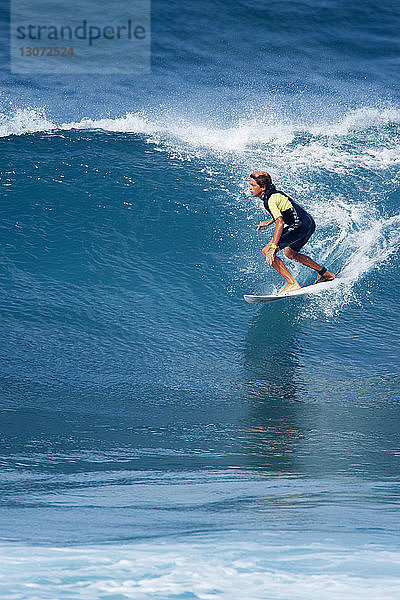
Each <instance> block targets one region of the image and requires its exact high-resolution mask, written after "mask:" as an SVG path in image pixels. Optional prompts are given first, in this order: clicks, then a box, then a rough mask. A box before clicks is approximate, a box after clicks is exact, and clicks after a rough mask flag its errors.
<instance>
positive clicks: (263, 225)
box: [257, 221, 272, 231]
mask: <svg viewBox="0 0 400 600" xmlns="http://www.w3.org/2000/svg"><path fill="white" fill-rule="evenodd" d="M271 223H272V221H261V223H259V224H258V226H257V231H260V229H261V227H268V225H271Z"/></svg>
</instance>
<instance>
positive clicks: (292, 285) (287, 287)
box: [278, 281, 301, 296]
mask: <svg viewBox="0 0 400 600" xmlns="http://www.w3.org/2000/svg"><path fill="white" fill-rule="evenodd" d="M300 289H301V285H299V284H298V283H297V281H296V282H295V283H288V284H287V285H285V287H284V288H282V289H281V291H280V292H278V296H279V295H280V294H287V293H288V292H294V291H295V290H300Z"/></svg>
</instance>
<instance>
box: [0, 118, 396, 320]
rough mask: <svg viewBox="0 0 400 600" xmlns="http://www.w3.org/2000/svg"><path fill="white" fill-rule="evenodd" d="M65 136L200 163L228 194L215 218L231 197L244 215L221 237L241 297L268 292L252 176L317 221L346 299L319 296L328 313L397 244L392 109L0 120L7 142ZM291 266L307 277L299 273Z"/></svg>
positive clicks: (316, 242) (318, 246) (318, 248)
mask: <svg viewBox="0 0 400 600" xmlns="http://www.w3.org/2000/svg"><path fill="white" fill-rule="evenodd" d="M66 131H70V132H73V131H100V132H102V133H103V134H104V133H106V134H108V133H124V134H136V135H143V136H144V137H145V139H146V141H147V142H148V143H151V144H152V145H153V148H154V149H155V150H158V151H165V152H167V153H168V154H169V156H171V157H174V158H179V159H180V160H182V161H185V160H187V161H193V160H194V159H195V160H198V161H200V162H201V164H200V166H199V170H200V171H203V172H204V171H205V173H206V179H208V180H209V181H210V182H211V184H212V185H211V187H213V189H214V190H215V189H217V188H218V185H217V184H218V183H219V182H221V184H220V189H222V191H223V192H224V193H226V196H227V198H226V206H225V207H224V206H221V211H222V212H223V211H224V210H225V209H226V208H228V207H229V209H230V210H231V209H232V195H233V197H234V200H235V210H236V211H237V212H238V213H241V214H240V218H241V219H242V217H243V220H242V224H243V226H240V225H239V226H237V225H235V226H234V228H232V231H230V232H227V234H229V235H231V236H232V237H235V238H236V240H237V242H236V244H237V245H236V249H237V255H236V268H237V271H238V272H239V276H238V281H239V283H240V285H241V286H242V289H243V288H244V289H245V290H246V291H250V290H249V286H250V287H253V289H254V290H257V289H258V290H260V286H264V289H262V291H266V290H265V266H264V264H263V263H262V262H261V259H260V257H259V256H258V255H257V257H256V256H255V254H256V253H258V250H259V246H261V242H260V239H261V236H260V235H259V234H258V235H255V234H254V230H252V231H249V225H250V223H249V221H250V222H251V221H254V223H255V222H256V219H258V218H259V216H260V214H261V212H260V206H259V204H257V203H254V201H250V199H249V198H248V193H247V186H248V175H249V173H250V172H251V171H252V170H254V169H255V168H264V169H267V170H268V171H270V172H271V173H272V174H273V178H274V180H276V181H277V182H279V185H280V186H281V187H282V188H283V189H285V191H287V192H288V193H289V194H290V195H293V196H294V197H296V198H298V199H299V200H300V201H301V202H302V203H303V204H304V205H305V206H306V207H307V208H308V209H309V210H310V211H311V213H312V214H313V215H314V216H315V218H316V221H317V225H318V229H317V233H316V234H315V235H314V236H313V238H312V240H311V242H310V243H309V245H308V246H307V248H309V251H310V254H311V255H312V256H314V257H315V258H316V259H317V260H318V261H319V262H322V263H323V264H327V266H329V267H331V268H332V269H333V270H336V271H337V270H340V271H341V277H342V278H343V279H345V280H346V282H347V284H348V285H347V287H346V288H345V290H346V291H345V292H344V291H343V287H340V288H337V289H336V291H335V292H333V291H332V294H331V295H330V297H329V298H328V296H327V295H326V296H324V298H328V299H327V300H325V299H322V298H321V299H320V300H319V302H320V303H321V306H320V308H321V307H322V308H323V310H324V311H325V312H326V313H327V314H331V312H332V311H334V310H336V308H337V307H338V306H343V304H345V303H346V302H348V301H351V300H352V299H353V297H354V294H353V289H354V284H355V283H356V282H357V281H359V280H360V279H362V278H363V277H364V276H365V274H366V273H368V272H370V271H371V270H373V269H375V268H378V267H379V266H380V265H383V264H385V262H387V261H388V260H389V259H390V258H391V256H392V255H393V254H394V253H395V252H396V249H397V247H398V246H399V243H400V233H399V231H400V227H399V225H400V215H399V214H398V209H397V203H396V202H394V203H393V201H392V199H391V197H393V194H395V193H397V190H398V166H399V164H400V136H399V131H400V110H398V109H396V108H384V109H376V108H363V109H358V110H353V111H349V112H348V113H346V114H344V115H343V116H342V118H340V119H337V120H336V121H335V122H327V123H322V122H319V123H309V124H307V123H304V122H299V123H297V122H295V121H293V120H292V121H290V120H289V119H287V118H284V117H283V116H282V115H280V116H277V115H274V114H272V113H270V114H268V115H263V116H262V117H260V118H255V117H254V116H252V117H251V118H250V119H246V118H242V119H241V120H238V122H237V123H236V125H233V126H230V127H226V128H223V127H221V126H213V124H212V123H203V124H202V123H200V122H190V121H188V120H185V119H179V118H176V117H173V116H172V115H171V114H170V113H168V112H167V111H166V112H164V113H160V114H159V115H157V116H153V117H152V116H150V115H149V114H146V113H145V112H143V111H142V112H136V113H127V114H125V115H124V116H122V117H119V118H104V119H90V118H87V117H84V118H82V119H81V120H79V121H72V122H68V123H55V122H53V121H52V120H51V119H49V118H48V117H47V116H46V112H45V110H43V109H41V110H38V109H34V108H26V109H19V110H17V111H15V112H14V113H13V114H12V115H9V116H6V115H2V116H1V120H0V136H3V137H5V136H10V135H24V134H29V133H37V132H43V133H45V132H48V133H49V134H51V133H57V134H60V133H61V132H66ZM224 181H226V182H228V183H227V184H226V185H224V184H223V182H224ZM207 191H208V193H211V192H210V191H209V190H207ZM222 202H223V201H222ZM246 220H247V221H246ZM213 227H214V224H213ZM221 227H222V225H221ZM250 244H251V245H250ZM291 268H292V269H293V271H294V273H295V275H296V276H300V278H301V277H304V269H303V271H302V270H301V268H300V269H299V267H297V265H291ZM307 274H308V271H307ZM272 278H273V275H272ZM268 279H270V277H268ZM303 283H305V282H303ZM307 283H308V282H307ZM268 285H269V289H271V288H270V286H271V283H268ZM260 291H261V290H260Z"/></svg>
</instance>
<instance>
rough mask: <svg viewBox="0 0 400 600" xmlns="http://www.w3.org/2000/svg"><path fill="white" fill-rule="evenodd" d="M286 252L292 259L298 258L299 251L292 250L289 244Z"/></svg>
mask: <svg viewBox="0 0 400 600" xmlns="http://www.w3.org/2000/svg"><path fill="white" fill-rule="evenodd" d="M285 254H286V256H287V257H288V258H291V259H292V260H296V257H297V255H298V252H296V250H292V249H291V248H290V247H289V246H287V248H285Z"/></svg>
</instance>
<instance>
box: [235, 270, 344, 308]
mask: <svg viewBox="0 0 400 600" xmlns="http://www.w3.org/2000/svg"><path fill="white" fill-rule="evenodd" d="M340 283H341V281H340V279H339V278H338V277H336V279H333V280H332V281H321V283H313V284H312V285H306V286H305V287H302V288H300V289H299V290H295V291H294V292H287V293H286V294H269V295H267V296H261V295H255V294H245V295H244V296H243V297H244V299H245V300H246V302H249V303H250V304H266V303H267V302H276V301H277V300H288V299H289V298H294V297H296V296H305V295H307V294H319V293H322V292H324V291H325V290H327V289H332V288H334V287H336V286H337V285H339V284H340Z"/></svg>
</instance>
